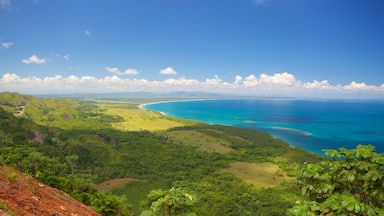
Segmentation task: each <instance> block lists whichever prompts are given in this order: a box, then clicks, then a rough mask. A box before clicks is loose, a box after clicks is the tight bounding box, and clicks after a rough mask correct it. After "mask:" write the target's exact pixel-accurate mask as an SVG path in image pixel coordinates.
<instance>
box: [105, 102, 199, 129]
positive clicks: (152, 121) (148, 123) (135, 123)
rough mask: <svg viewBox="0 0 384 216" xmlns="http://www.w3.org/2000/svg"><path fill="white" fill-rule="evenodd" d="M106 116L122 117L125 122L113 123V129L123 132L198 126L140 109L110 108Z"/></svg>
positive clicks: (190, 122) (191, 122)
mask: <svg viewBox="0 0 384 216" xmlns="http://www.w3.org/2000/svg"><path fill="white" fill-rule="evenodd" d="M106 114H107V115H112V116H113V115H118V116H121V117H122V118H123V119H124V121H123V122H117V123H113V124H112V127H113V128H115V129H118V130H123V131H140V130H148V131H164V130H168V129H170V128H173V127H180V126H187V125H193V124H196V123H195V122H193V121H187V120H182V119H177V118H172V117H169V116H164V115H162V114H160V113H157V112H152V111H146V110H141V109H138V108H131V109H129V108H128V109H127V108H116V107H108V111H107V113H106Z"/></svg>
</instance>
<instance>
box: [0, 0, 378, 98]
mask: <svg viewBox="0 0 384 216" xmlns="http://www.w3.org/2000/svg"><path fill="white" fill-rule="evenodd" d="M383 11H384V1H382V0H109V1H105V0H81V1H79V0H0V45H1V46H0V91H18V92H21V93H35V94H39V93H52V92H57V93H74V92H125V91H156V92H167V91H168V92H169V91H179V90H186V91H209V92H224V93H233V94H254V95H266V96H271V95H283V96H307V97H311V96H314V97H316V96H323V97H334V96H335V95H337V96H338V97H362V98H364V97H374V98H383V99H384V39H383V38H384V13H383Z"/></svg>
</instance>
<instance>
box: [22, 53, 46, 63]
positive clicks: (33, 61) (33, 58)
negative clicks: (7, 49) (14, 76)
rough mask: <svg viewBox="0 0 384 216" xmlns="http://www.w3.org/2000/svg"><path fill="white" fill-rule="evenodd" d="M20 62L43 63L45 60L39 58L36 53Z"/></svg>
mask: <svg viewBox="0 0 384 216" xmlns="http://www.w3.org/2000/svg"><path fill="white" fill-rule="evenodd" d="M21 62H23V63H24V64H45V63H47V60H46V59H45V58H39V57H37V55H32V56H31V57H29V58H26V59H23V60H22V61H21Z"/></svg>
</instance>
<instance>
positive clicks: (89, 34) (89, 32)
mask: <svg viewBox="0 0 384 216" xmlns="http://www.w3.org/2000/svg"><path fill="white" fill-rule="evenodd" d="M84 34H85V35H86V36H91V34H92V33H91V31H89V30H86V31H84Z"/></svg>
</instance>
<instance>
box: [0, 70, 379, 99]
mask: <svg viewBox="0 0 384 216" xmlns="http://www.w3.org/2000/svg"><path fill="white" fill-rule="evenodd" d="M106 70H108V71H110V72H111V73H115V74H118V73H122V72H120V71H119V69H118V68H108V67H107V68H106ZM0 91H16V92H21V93H28V94H47V93H60V94H66V93H111V92H143V91H144V92H164V93H165V92H174V91H203V92H210V93H221V94H231V95H244V96H267V97H268V96H272V97H299V98H300V97H304V98H361V99H371V98H372V99H373V98H374V99H384V84H382V85H381V86H374V85H367V84H365V83H364V82H361V83H358V82H355V81H352V82H351V83H350V84H347V85H340V84H337V85H332V84H330V83H329V82H328V81H327V80H322V81H317V80H314V81H312V82H302V81H300V80H297V79H296V78H295V76H294V75H293V74H290V73H288V72H284V73H276V74H273V75H267V74H261V75H259V76H256V75H254V74H250V75H248V76H246V77H242V76H239V75H237V76H235V78H234V80H233V82H225V81H223V80H222V79H221V78H220V77H219V76H217V75H216V76H214V77H212V78H207V79H205V80H204V81H199V80H196V79H187V78H185V77H180V78H178V79H174V78H170V79H165V80H162V81H157V80H147V79H125V78H121V77H119V76H117V75H112V76H105V77H103V78H96V77H93V76H81V77H79V76H75V75H71V76H67V77H64V76H61V75H55V76H50V77H44V78H39V77H34V76H31V77H20V76H18V75H16V74H14V73H6V74H4V75H3V76H2V77H1V79H0Z"/></svg>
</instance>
